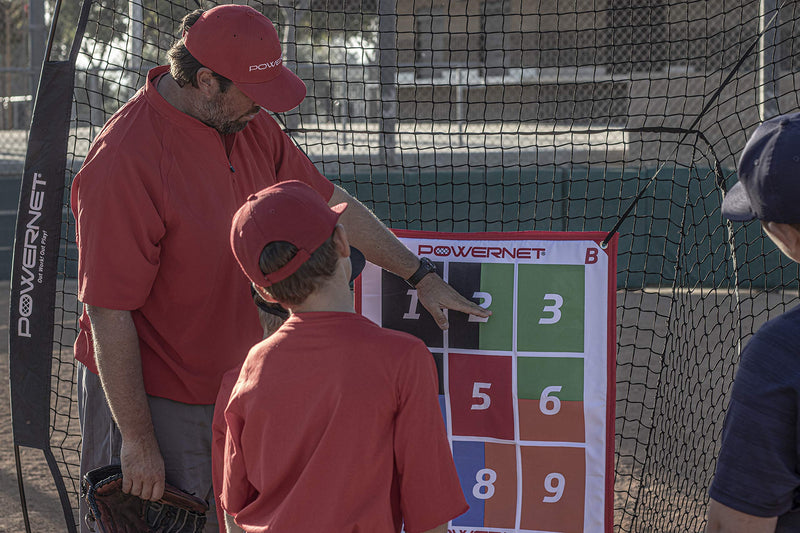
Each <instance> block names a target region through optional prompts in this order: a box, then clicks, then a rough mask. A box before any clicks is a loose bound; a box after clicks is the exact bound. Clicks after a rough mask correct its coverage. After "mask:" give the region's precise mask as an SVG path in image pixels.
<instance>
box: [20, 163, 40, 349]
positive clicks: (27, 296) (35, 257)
mask: <svg viewBox="0 0 800 533" xmlns="http://www.w3.org/2000/svg"><path fill="white" fill-rule="evenodd" d="M46 185H47V181H45V180H43V179H42V175H41V173H39V172H34V173H33V183H32V184H31V199H30V201H29V202H28V213H27V223H26V224H25V234H24V237H23V241H22V259H21V263H22V273H21V275H20V280H19V281H20V291H19V304H18V311H19V319H18V320H17V336H18V337H30V336H31V323H30V316H31V314H32V313H33V307H34V299H33V294H32V293H33V287H34V285H33V284H34V282H35V283H39V284H41V283H42V281H44V258H45V250H46V247H47V232H46V231H44V230H41V229H40V227H39V219H40V218H41V217H42V206H43V205H44V195H45V193H44V190H41V189H43V188H44V187H45V186H46ZM22 216H23V215H22V213H20V218H21V217H22ZM18 237H19V236H18Z"/></svg>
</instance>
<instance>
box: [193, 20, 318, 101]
mask: <svg viewBox="0 0 800 533" xmlns="http://www.w3.org/2000/svg"><path fill="white" fill-rule="evenodd" d="M183 42H184V45H185V46H186V49H187V50H189V52H190V53H191V54H192V55H193V56H194V57H195V59H197V60H198V61H199V62H200V63H202V64H203V66H205V67H208V68H210V69H211V70H213V71H214V72H216V73H217V74H220V75H222V76H225V77H226V78H228V79H229V80H231V81H232V82H233V84H234V85H236V87H238V88H239V90H240V91H242V92H243V93H244V94H246V95H247V96H248V97H250V99H252V100H253V101H254V102H255V103H256V104H258V105H259V106H261V107H263V108H265V109H268V110H270V111H274V112H276V113H282V112H284V111H289V110H290V109H293V108H295V107H297V106H298V105H300V102H302V101H303V98H305V97H306V86H305V84H304V83H303V80H301V79H300V78H298V77H297V76H296V75H295V74H294V73H293V72H292V71H291V70H289V69H288V68H286V67H285V66H284V65H283V57H282V52H281V42H280V39H278V32H277V31H275V27H274V26H273V25H272V22H271V21H270V20H269V19H268V18H267V17H265V16H264V15H262V14H261V13H259V12H258V11H256V10H255V9H253V8H252V7H250V6H240V5H222V6H217V7H215V8H212V9H209V10H208V11H206V12H205V13H203V14H202V15H201V16H200V18H199V19H197V21H196V22H195V23H194V24H192V26H191V27H190V28H189V29H188V30H186V33H185V35H184V39H183Z"/></svg>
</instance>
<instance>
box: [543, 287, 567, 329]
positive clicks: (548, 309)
mask: <svg viewBox="0 0 800 533" xmlns="http://www.w3.org/2000/svg"><path fill="white" fill-rule="evenodd" d="M544 300H545V301H546V302H553V305H545V306H544V309H542V312H543V313H550V316H547V317H542V318H540V319H539V324H556V323H557V322H558V321H559V320H561V306H562V305H564V298H562V297H561V295H560V294H545V295H544Z"/></svg>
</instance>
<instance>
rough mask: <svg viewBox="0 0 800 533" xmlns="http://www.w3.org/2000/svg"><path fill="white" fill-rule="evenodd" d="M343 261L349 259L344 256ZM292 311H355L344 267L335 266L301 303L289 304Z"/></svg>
mask: <svg viewBox="0 0 800 533" xmlns="http://www.w3.org/2000/svg"><path fill="white" fill-rule="evenodd" d="M344 260H345V261H349V259H347V258H345V259H344ZM289 309H290V310H291V311H292V313H312V312H323V311H327V312H338V313H355V312H356V310H355V307H354V304H353V293H352V292H350V281H349V279H348V273H347V271H346V270H345V269H344V268H337V269H336V272H335V273H334V274H333V276H331V277H330V278H328V279H327V280H325V281H324V282H323V283H322V284H321V285H320V287H319V288H318V289H317V290H316V291H314V292H312V293H311V294H310V295H309V296H308V298H306V299H305V300H304V301H303V303H301V304H299V305H295V306H290V307H289Z"/></svg>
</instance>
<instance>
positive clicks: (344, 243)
mask: <svg viewBox="0 0 800 533" xmlns="http://www.w3.org/2000/svg"><path fill="white" fill-rule="evenodd" d="M333 243H334V244H335V245H336V251H337V252H339V255H340V256H341V257H350V241H348V240H347V232H346V231H345V230H344V226H342V225H341V224H336V227H335V228H334V230H333Z"/></svg>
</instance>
